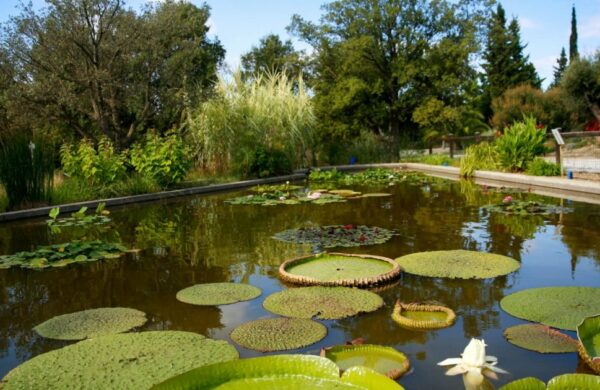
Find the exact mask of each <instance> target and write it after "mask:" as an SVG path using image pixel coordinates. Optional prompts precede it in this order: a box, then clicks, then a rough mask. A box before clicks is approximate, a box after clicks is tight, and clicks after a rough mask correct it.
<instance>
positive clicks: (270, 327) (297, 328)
mask: <svg viewBox="0 0 600 390" xmlns="http://www.w3.org/2000/svg"><path fill="white" fill-rule="evenodd" d="M325 336H327V328H326V327H325V325H323V324H320V323H318V322H315V321H312V320H308V319H304V318H265V319H260V320H255V321H250V322H246V323H245V324H242V325H240V326H238V327H237V328H235V329H234V330H233V332H231V339H232V340H233V341H235V342H236V343H238V344H239V345H241V346H242V347H245V348H249V349H254V350H257V351H261V352H270V351H285V350H288V349H296V348H301V347H305V346H307V345H311V344H314V343H316V342H317V341H319V340H321V339H323V338H324V337H325Z"/></svg>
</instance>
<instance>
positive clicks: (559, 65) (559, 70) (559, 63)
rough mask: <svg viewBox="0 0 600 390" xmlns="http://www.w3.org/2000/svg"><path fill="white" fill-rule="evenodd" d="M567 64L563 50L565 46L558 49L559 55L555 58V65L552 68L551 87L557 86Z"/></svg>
mask: <svg viewBox="0 0 600 390" xmlns="http://www.w3.org/2000/svg"><path fill="white" fill-rule="evenodd" d="M568 64H569V60H568V59H567V53H566V52H565V48H564V47H563V48H562V49H561V51H560V56H559V57H558V59H557V60H556V66H554V67H553V69H554V73H553V76H554V79H553V80H552V84H550V87H551V88H554V87H558V86H559V85H560V80H561V79H562V77H563V75H564V74H565V71H566V70H567V65H568Z"/></svg>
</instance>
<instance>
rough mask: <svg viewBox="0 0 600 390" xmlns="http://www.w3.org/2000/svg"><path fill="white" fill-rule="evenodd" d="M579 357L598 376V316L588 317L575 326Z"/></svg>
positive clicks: (599, 343) (599, 359)
mask: <svg viewBox="0 0 600 390" xmlns="http://www.w3.org/2000/svg"><path fill="white" fill-rule="evenodd" d="M577 338H578V339H579V348H578V350H579V356H581V358H582V359H583V360H584V361H585V362H586V364H587V365H588V366H590V368H591V369H592V370H594V372H596V373H597V374H600V315H595V316H593V317H588V318H586V319H585V320H583V321H582V322H581V324H579V326H577Z"/></svg>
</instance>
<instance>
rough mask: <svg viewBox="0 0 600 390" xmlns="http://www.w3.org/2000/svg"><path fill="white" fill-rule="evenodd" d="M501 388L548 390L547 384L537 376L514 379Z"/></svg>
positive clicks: (503, 389) (508, 389)
mask: <svg viewBox="0 0 600 390" xmlns="http://www.w3.org/2000/svg"><path fill="white" fill-rule="evenodd" d="M500 390H546V384H545V383H544V382H542V381H541V380H539V379H537V378H533V377H528V378H523V379H519V380H516V381H512V382H510V383H508V384H506V385H504V386H502V387H501V388H500Z"/></svg>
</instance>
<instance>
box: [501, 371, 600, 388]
mask: <svg viewBox="0 0 600 390" xmlns="http://www.w3.org/2000/svg"><path fill="white" fill-rule="evenodd" d="M597 389H600V377H598V376H595V375H587V374H564V375H559V376H556V377H554V378H552V379H550V382H548V387H546V385H545V384H544V382H542V381H541V380H539V379H536V378H531V377H530V378H523V379H519V380H516V381H513V382H510V383H508V384H506V385H504V386H502V387H501V388H500V390H597Z"/></svg>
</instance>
